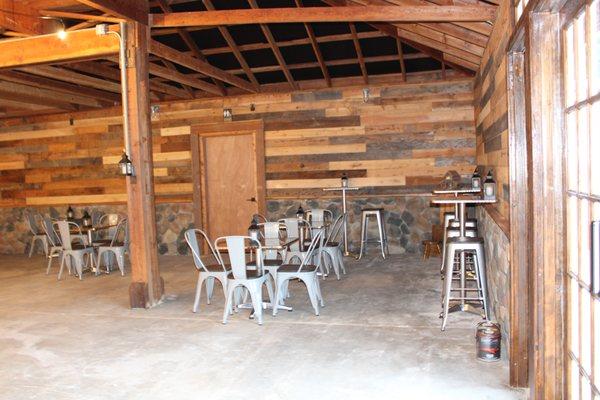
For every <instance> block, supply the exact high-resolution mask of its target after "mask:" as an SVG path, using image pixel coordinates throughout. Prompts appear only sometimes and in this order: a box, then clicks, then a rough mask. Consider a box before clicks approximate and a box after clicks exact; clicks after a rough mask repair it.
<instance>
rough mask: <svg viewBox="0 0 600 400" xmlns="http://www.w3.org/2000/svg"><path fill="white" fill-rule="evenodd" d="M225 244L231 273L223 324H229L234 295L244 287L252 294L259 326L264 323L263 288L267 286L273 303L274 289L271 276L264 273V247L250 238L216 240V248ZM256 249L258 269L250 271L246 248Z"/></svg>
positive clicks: (228, 277) (222, 238)
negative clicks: (222, 243)
mask: <svg viewBox="0 0 600 400" xmlns="http://www.w3.org/2000/svg"><path fill="white" fill-rule="evenodd" d="M220 242H225V243H226V245H227V252H228V253H229V262H230V263H231V273H230V274H229V275H228V276H227V301H226V304H225V310H224V311H223V324H226V323H227V317H228V316H229V314H232V313H233V306H234V295H235V290H236V288H238V287H240V286H242V287H243V288H246V289H247V290H248V292H249V293H250V298H251V299H252V305H253V308H254V317H255V318H256V320H257V321H258V324H259V325H262V323H263V300H262V287H263V285H264V284H266V285H267V291H268V293H269V301H270V302H271V303H273V300H274V296H273V287H272V285H271V281H270V280H269V276H270V274H268V273H263V271H262V260H263V255H262V247H261V245H260V242H258V241H257V240H254V239H252V238H251V237H249V236H223V237H220V238H218V239H217V240H215V248H219V243H220ZM248 247H250V248H252V247H253V248H255V249H256V252H257V257H256V258H257V268H256V269H254V270H248V268H247V267H248V264H247V262H246V248H248ZM217 255H218V256H219V259H220V261H221V263H223V260H222V258H221V255H220V253H217Z"/></svg>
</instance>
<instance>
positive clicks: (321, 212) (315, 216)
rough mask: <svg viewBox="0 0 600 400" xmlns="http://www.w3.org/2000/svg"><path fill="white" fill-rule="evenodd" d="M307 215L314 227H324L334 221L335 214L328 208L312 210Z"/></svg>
mask: <svg viewBox="0 0 600 400" xmlns="http://www.w3.org/2000/svg"><path fill="white" fill-rule="evenodd" d="M306 214H307V218H308V220H309V222H310V223H311V225H312V226H323V225H325V222H331V221H332V220H333V213H332V212H331V211H330V210H328V209H326V208H312V209H310V210H308V211H307V212H306Z"/></svg>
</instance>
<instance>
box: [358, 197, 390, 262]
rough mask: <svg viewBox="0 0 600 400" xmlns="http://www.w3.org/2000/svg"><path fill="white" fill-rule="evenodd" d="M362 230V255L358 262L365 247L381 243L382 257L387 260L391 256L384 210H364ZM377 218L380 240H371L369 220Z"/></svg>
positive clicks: (359, 255)
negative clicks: (368, 244)
mask: <svg viewBox="0 0 600 400" xmlns="http://www.w3.org/2000/svg"><path fill="white" fill-rule="evenodd" d="M361 214H362V229H361V232H360V253H359V254H358V258H357V260H360V259H361V258H362V255H363V252H364V250H365V246H366V244H367V243H379V245H380V246H381V255H382V256H383V258H386V255H387V254H389V250H388V242H387V233H386V230H385V222H384V220H383V208H364V209H362V212H361ZM371 217H375V219H376V220H377V229H378V231H379V239H369V238H368V237H367V236H368V231H369V218H371Z"/></svg>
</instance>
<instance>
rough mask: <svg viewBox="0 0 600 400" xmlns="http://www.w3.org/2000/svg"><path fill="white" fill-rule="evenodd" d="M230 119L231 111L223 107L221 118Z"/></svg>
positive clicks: (231, 116) (231, 117)
mask: <svg viewBox="0 0 600 400" xmlns="http://www.w3.org/2000/svg"><path fill="white" fill-rule="evenodd" d="M232 119H233V113H232V112H231V108H224V109H223V120H224V121H231V120H232Z"/></svg>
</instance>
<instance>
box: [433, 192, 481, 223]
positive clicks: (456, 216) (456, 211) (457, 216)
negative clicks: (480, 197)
mask: <svg viewBox="0 0 600 400" xmlns="http://www.w3.org/2000/svg"><path fill="white" fill-rule="evenodd" d="M480 192H481V188H479V189H473V188H472V187H458V188H454V189H434V190H433V194H441V195H447V194H453V195H454V197H458V195H461V194H463V195H468V194H471V195H474V194H477V193H480ZM459 212H460V210H459V207H458V204H454V219H458V218H459V217H460V214H459Z"/></svg>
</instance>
